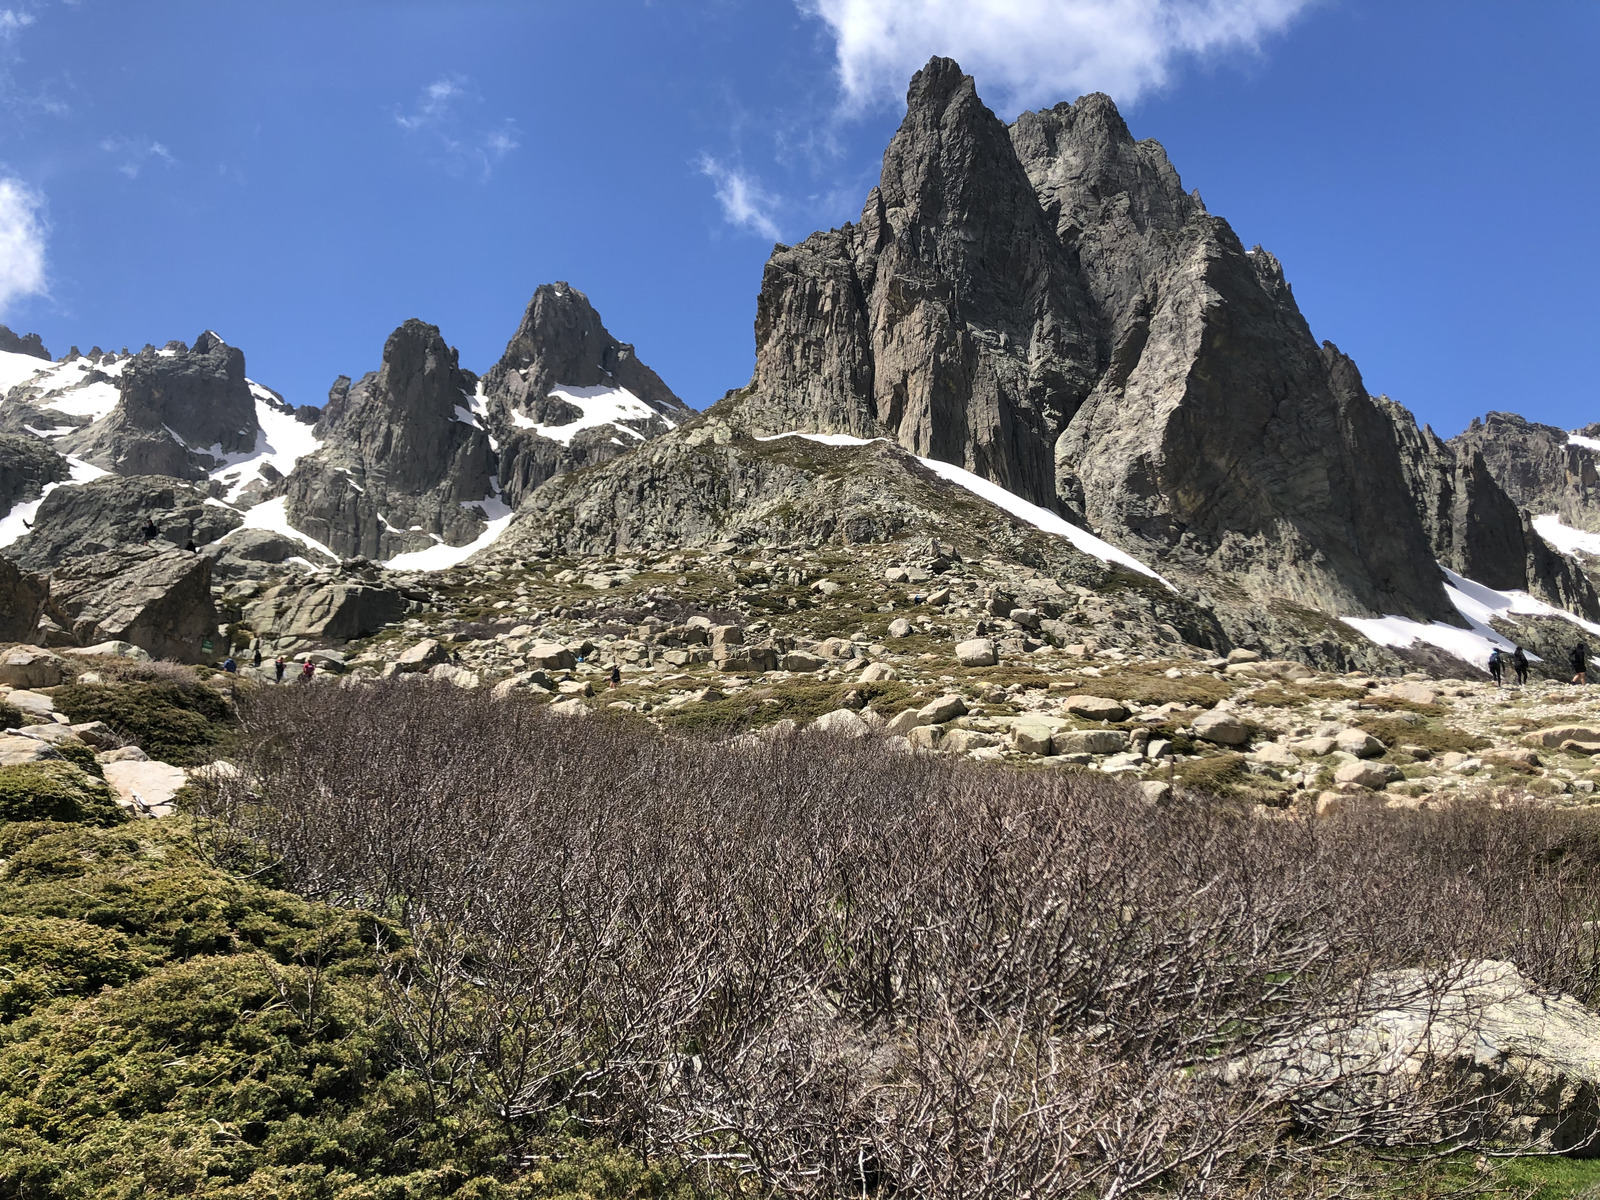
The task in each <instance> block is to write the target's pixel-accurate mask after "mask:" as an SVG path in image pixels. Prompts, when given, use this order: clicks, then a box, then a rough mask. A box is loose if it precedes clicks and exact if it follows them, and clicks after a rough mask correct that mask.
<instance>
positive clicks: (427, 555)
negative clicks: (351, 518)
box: [383, 488, 515, 571]
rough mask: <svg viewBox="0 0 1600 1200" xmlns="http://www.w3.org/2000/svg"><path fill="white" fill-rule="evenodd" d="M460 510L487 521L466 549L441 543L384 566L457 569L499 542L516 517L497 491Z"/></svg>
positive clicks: (413, 569)
mask: <svg viewBox="0 0 1600 1200" xmlns="http://www.w3.org/2000/svg"><path fill="white" fill-rule="evenodd" d="M461 507H462V508H481V509H483V512H484V515H485V516H486V517H488V518H489V526H488V528H487V529H485V530H484V531H483V532H482V533H480V534H479V535H478V536H477V537H476V538H474V539H473V540H472V541H470V542H468V543H467V544H466V545H465V546H447V545H445V544H444V543H443V542H439V543H438V544H437V545H433V546H429V547H428V548H427V549H426V550H408V551H407V552H406V553H404V554H396V555H395V556H394V557H393V558H390V559H386V560H385V561H384V564H383V565H384V566H385V567H387V568H388V569H389V570H391V571H443V570H446V569H448V568H450V567H454V566H458V565H460V564H461V563H463V562H465V561H466V560H467V559H468V558H469V557H471V556H472V555H474V554H476V553H477V552H478V551H479V550H486V549H488V548H489V547H490V546H492V545H494V543H495V542H496V541H497V540H498V539H499V537H500V535H501V534H502V533H504V532H505V531H506V527H507V526H508V525H510V524H511V518H512V517H513V516H514V515H515V514H514V513H513V512H512V511H511V507H510V506H509V505H508V504H506V502H505V501H504V500H502V499H500V493H499V489H498V488H496V490H495V494H494V495H493V496H491V497H489V498H488V499H487V500H463V501H462V502H461Z"/></svg>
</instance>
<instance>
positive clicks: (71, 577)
mask: <svg viewBox="0 0 1600 1200" xmlns="http://www.w3.org/2000/svg"><path fill="white" fill-rule="evenodd" d="M46 603H47V608H48V611H49V615H50V617H51V618H52V619H53V620H54V621H55V622H56V624H57V625H59V626H60V627H61V628H62V629H65V630H68V631H69V632H70V633H71V635H72V638H73V640H74V641H75V642H77V644H78V645H80V646H93V645H97V644H99V643H102V642H111V641H121V642H129V643H132V644H133V645H135V646H138V647H139V648H140V649H142V650H144V651H146V652H147V653H149V654H150V655H152V656H154V657H156V658H170V659H175V660H177V661H179V662H204V661H206V658H207V652H206V651H205V650H204V649H203V644H204V643H205V642H206V641H207V640H208V639H210V638H211V637H212V636H213V635H214V634H215V633H216V629H217V614H216V609H215V607H214V606H213V605H212V601H211V562H210V560H209V559H207V558H205V557H204V556H202V555H199V554H192V553H189V552H188V551H185V550H172V549H161V548H157V547H154V546H127V547H123V548H122V549H118V550H108V551H106V552H104V553H102V554H92V555H89V556H87V557H85V558H78V559H74V560H73V561H71V562H68V563H65V564H63V565H62V566H59V567H57V568H56V569H55V570H54V571H52V572H51V573H50V595H49V599H48V601H47V602H46Z"/></svg>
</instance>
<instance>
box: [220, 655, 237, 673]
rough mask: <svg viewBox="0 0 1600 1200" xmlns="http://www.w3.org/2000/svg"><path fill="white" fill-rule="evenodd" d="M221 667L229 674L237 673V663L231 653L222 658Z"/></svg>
mask: <svg viewBox="0 0 1600 1200" xmlns="http://www.w3.org/2000/svg"><path fill="white" fill-rule="evenodd" d="M222 669H223V670H224V671H226V672H227V673H228V674H229V675H237V674H238V673H239V664H238V663H236V662H234V661H233V655H231V654H230V655H228V657H227V658H225V659H223V660H222Z"/></svg>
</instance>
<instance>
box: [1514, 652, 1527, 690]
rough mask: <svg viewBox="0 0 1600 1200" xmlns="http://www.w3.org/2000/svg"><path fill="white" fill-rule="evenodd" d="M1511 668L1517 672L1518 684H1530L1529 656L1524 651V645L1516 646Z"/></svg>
mask: <svg viewBox="0 0 1600 1200" xmlns="http://www.w3.org/2000/svg"><path fill="white" fill-rule="evenodd" d="M1511 669H1512V670H1513V671H1515V672H1516V673H1517V686H1518V687H1526V686H1527V685H1528V656H1527V655H1526V654H1524V653H1523V652H1522V647H1521V646H1517V647H1516V653H1515V654H1513V655H1512V656H1511Z"/></svg>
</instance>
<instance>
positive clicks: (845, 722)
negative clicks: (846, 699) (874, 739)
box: [811, 708, 872, 737]
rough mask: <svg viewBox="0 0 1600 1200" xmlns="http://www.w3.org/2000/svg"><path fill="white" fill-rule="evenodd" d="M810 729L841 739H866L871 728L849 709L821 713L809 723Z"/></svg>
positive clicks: (859, 715)
mask: <svg viewBox="0 0 1600 1200" xmlns="http://www.w3.org/2000/svg"><path fill="white" fill-rule="evenodd" d="M811 728H813V729H815V730H817V731H818V732H819V733H831V734H837V735H840V736H843V737H866V736H867V734H869V733H871V732H872V729H871V727H870V726H869V725H868V724H867V723H866V722H865V721H863V720H862V719H861V714H859V713H857V712H855V711H854V710H853V709H849V708H836V709H834V710H833V711H832V712H827V713H823V714H822V715H821V716H820V717H818V718H817V719H816V720H815V721H813V722H811Z"/></svg>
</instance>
